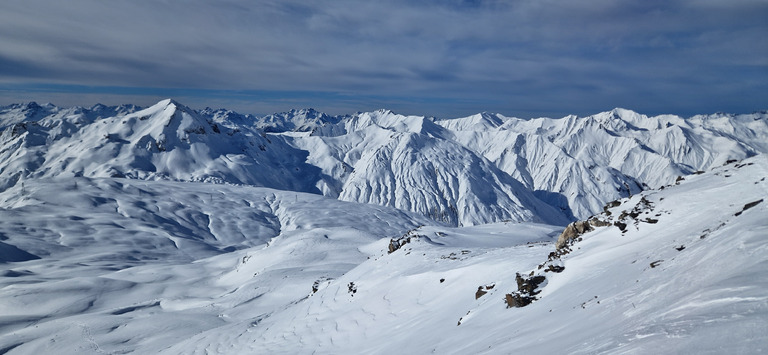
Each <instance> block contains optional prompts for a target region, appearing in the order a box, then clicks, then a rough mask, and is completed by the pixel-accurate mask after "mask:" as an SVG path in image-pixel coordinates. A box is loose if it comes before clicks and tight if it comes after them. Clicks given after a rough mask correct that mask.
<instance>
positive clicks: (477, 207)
mask: <svg viewBox="0 0 768 355" xmlns="http://www.w3.org/2000/svg"><path fill="white" fill-rule="evenodd" d="M339 199H341V200H345V201H356V202H365V203H374V204H381V205H385V206H392V207H396V208H399V209H404V210H407V211H414V212H417V213H420V214H422V215H425V216H429V217H430V218H432V219H434V220H437V221H443V222H446V223H448V224H450V225H473V224H484V223H490V222H496V221H503V220H513V221H542V220H543V221H546V222H549V223H552V224H564V223H567V221H568V218H567V217H566V216H564V215H562V214H561V213H560V211H558V210H555V209H554V208H552V207H551V206H549V205H547V204H545V203H543V202H541V201H539V200H538V199H537V198H536V197H534V196H533V195H532V194H531V193H530V192H529V191H528V190H526V189H525V187H524V186H523V185H522V184H520V183H519V182H518V181H516V180H514V179H512V178H510V177H509V176H508V175H506V174H504V173H502V172H501V171H499V170H498V169H496V168H495V167H494V166H493V165H492V164H490V163H489V162H487V161H486V160H485V159H483V158H480V157H478V156H476V155H475V154H474V153H472V152H471V151H469V150H467V149H465V148H463V147H461V146H459V145H457V144H455V143H452V142H450V141H447V140H440V139H435V138H432V137H428V136H424V135H423V134H414V133H394V135H393V139H392V140H391V141H390V142H388V143H387V144H385V145H383V146H381V147H379V148H377V149H375V150H369V151H367V152H365V153H364V154H363V155H362V156H361V158H360V159H359V161H358V162H357V163H356V164H355V165H354V172H353V173H352V174H350V177H349V178H348V179H347V181H346V183H345V184H344V187H343V190H342V192H341V194H340V196H339Z"/></svg>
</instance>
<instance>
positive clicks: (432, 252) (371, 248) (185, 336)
mask: <svg viewBox="0 0 768 355" xmlns="http://www.w3.org/2000/svg"><path fill="white" fill-rule="evenodd" d="M766 178H768V159H766V157H765V156H764V155H758V156H756V157H753V158H749V159H746V160H744V161H742V162H738V163H731V164H728V165H725V166H723V167H719V168H716V169H714V170H713V171H711V172H707V173H703V174H700V175H693V176H689V177H686V178H685V179H684V180H682V181H679V182H678V184H676V185H671V186H665V188H664V189H662V190H653V191H647V192H642V193H640V194H637V195H634V196H632V197H629V198H624V199H622V200H620V201H618V202H617V203H615V204H612V205H610V206H609V207H607V208H606V211H607V212H603V213H602V214H601V215H598V216H596V218H598V219H601V220H604V221H605V222H608V223H611V225H610V226H605V227H597V228H596V229H595V230H594V231H592V232H588V233H585V234H583V235H581V236H580V237H581V239H582V240H581V241H577V242H575V243H574V244H572V245H571V246H570V250H571V251H570V253H567V254H564V255H562V256H561V257H559V258H556V259H552V258H551V257H550V255H551V253H552V252H553V251H554V250H555V247H554V241H555V239H556V238H557V236H558V234H559V233H560V231H561V230H562V228H561V227H557V226H549V225H543V224H532V223H511V222H506V223H496V224H489V225H483V226H473V227H462V228H451V227H448V226H445V225H440V224H438V223H436V222H432V221H431V220H429V219H427V218H424V217H420V216H418V215H416V214H410V213H406V212H402V211H400V210H396V209H392V208H388V207H382V206H375V205H371V204H357V203H349V202H342V201H337V200H335V199H331V198H326V197H323V196H320V195H314V194H306V193H297V192H288V191H278V190H272V189H266V188H256V187H249V186H230V185H215V184H208V183H201V182H173V181H138V180H128V179H122V178H88V177H78V178H74V179H34V180H27V181H26V183H25V184H24V186H23V187H22V186H15V187H13V188H11V189H8V190H6V191H4V192H2V193H0V206H1V207H2V209H0V239H2V243H3V244H2V247H3V249H0V250H2V251H3V253H0V255H3V256H4V257H5V255H7V254H9V253H5V251H6V250H8V248H9V247H8V246H11V247H13V248H15V249H14V251H12V252H11V253H10V254H14V255H16V257H19V256H27V258H28V259H30V260H26V261H12V260H10V259H6V260H4V262H3V263H0V274H1V275H2V276H3V277H1V278H0V349H2V350H3V351H4V352H7V353H9V354H33V353H35V354H38V353H65V354H74V353H77V354H90V353H93V354H96V353H125V352H137V353H168V354H182V353H183V354H198V353H199V354H204V353H272V354H304V353H307V354H309V353H323V354H331V353H334V354H336V353H382V354H383V353H393V352H407V353H446V354H448V353H513V352H519V351H525V352H531V353H576V354H578V353H587V354H595V353H670V352H671V353H695V354H701V353H729V354H733V353H759V352H761V351H765V350H766V344H768V335H766V334H768V296H766V294H765V289H766V287H768V277H767V276H766V275H768V274H767V273H766V271H768V263H766V258H765V255H766V252H768V240H767V239H766V238H765V237H766V235H768V223H767V222H766V221H768V219H766V216H768V181H766ZM761 200H762V201H761ZM758 201H760V202H758ZM616 222H621V223H623V224H624V226H623V227H619V226H621V224H619V223H616ZM614 223H615V224H616V225H613V224H614ZM622 229H623V231H622ZM21 252H23V253H26V254H22V253H21ZM30 255H31V256H33V257H30ZM35 257H39V258H40V259H35ZM22 259H24V258H23V257H22ZM548 260H549V261H548ZM539 265H548V266H551V265H556V266H561V267H564V269H563V270H562V271H561V272H554V271H549V272H547V271H544V270H545V269H548V267H547V268H539ZM529 272H530V273H532V274H536V275H544V276H545V277H546V281H545V282H543V283H542V284H541V285H540V286H539V288H538V290H539V291H540V293H538V294H537V295H536V297H537V298H538V300H536V301H534V302H533V303H532V304H530V305H528V306H526V307H523V308H508V307H507V305H506V303H505V301H504V299H505V295H506V294H508V293H512V292H513V291H515V290H517V289H518V287H519V286H518V284H517V281H516V274H517V273H520V274H523V275H528V273H529ZM480 291H482V292H480ZM483 292H484V293H483Z"/></svg>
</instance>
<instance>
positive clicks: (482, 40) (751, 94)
mask: <svg viewBox="0 0 768 355" xmlns="http://www.w3.org/2000/svg"><path fill="white" fill-rule="evenodd" d="M766 18H768V0H589V1H587V0H517V1H493V0H491V1H483V0H474V1H471V0H446V1H437V0H424V1H409V0H392V1H386V0H380V1H365V0H316V1H312V0H303V1H296V0H280V1H278V0H262V1H235V0H218V1H209V0H110V1H103V0H67V1H60V0H3V1H2V2H0V105H5V104H10V103H17V102H27V101H37V102H39V103H44V102H51V103H54V104H56V105H59V106H72V105H81V106H90V105H93V104H96V103H103V104H108V105H116V104H122V103H134V104H138V105H142V106H147V105H151V104H153V103H155V102H157V101H159V100H161V99H164V98H169V97H170V98H174V99H176V100H178V101H179V102H181V103H184V104H186V105H188V106H190V107H193V108H204V107H213V108H221V107H225V108H229V109H233V110H235V111H239V112H242V113H253V114H269V113H273V112H283V111H288V110H290V109H294V108H295V109H298V108H309V107H312V108H315V109H317V110H320V111H323V112H327V113H330V114H345V113H353V112H357V111H371V110H376V109H381V108H385V109H391V110H393V111H395V112H398V113H403V114H418V115H429V116H437V117H444V118H448V117H462V116H466V115H470V114H474V113H478V112H482V111H487V112H496V113H501V114H504V115H507V116H516V117H541V116H547V117H562V116H565V115H568V114H579V115H587V114H594V113H598V112H602V111H606V110H610V109H612V108H615V107H622V108H627V109H631V110H635V111H638V112H640V113H645V114H663V113H671V114H678V115H683V116H690V115H694V114H699V113H714V112H732V113H750V112H754V111H758V110H766V109H768V21H766V20H765V19H766Z"/></svg>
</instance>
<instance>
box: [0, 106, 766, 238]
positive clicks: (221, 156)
mask: <svg viewBox="0 0 768 355" xmlns="http://www.w3.org/2000/svg"><path fill="white" fill-rule="evenodd" d="M0 129H2V133H1V134H0V190H4V189H8V188H10V187H12V186H15V185H16V184H19V183H20V182H23V181H24V180H25V179H31V178H38V177H45V178H58V177H72V176H84V177H125V178H130V179H142V180H173V181H204V182H214V183H224V184H237V185H250V186H258V187H269V188H275V189H280V190H290V191H297V192H309V193H315V194H322V195H324V196H327V197H332V198H338V199H339V200H343V201H353V202H363V203H370V204H377V205H383V206H390V207H395V208H398V209H402V210H406V211H411V212H416V213H418V214H421V215H424V216H427V217H429V218H431V219H433V220H435V221H440V222H444V223H446V224H448V225H452V226H460V225H476V224H484V223H491V222H500V221H539V222H545V223H550V224H560V225H564V224H566V223H568V222H569V221H572V220H575V219H583V218H586V217H588V216H590V215H593V214H595V213H597V212H599V211H601V209H602V207H603V206H604V205H605V204H606V203H607V202H609V201H613V200H616V199H619V198H623V197H627V196H630V195H633V194H636V193H638V192H640V191H642V190H645V189H648V188H658V187H661V186H664V185H668V184H671V183H673V182H674V181H675V179H676V178H677V177H678V176H684V175H688V174H691V173H694V172H696V171H702V170H708V169H711V168H713V167H715V166H720V165H723V164H724V163H725V162H727V161H729V160H740V159H744V158H747V157H751V156H754V155H756V154H759V153H765V152H767V151H768V113H766V112H759V113H752V114H741V115H733V114H723V113H718V114H712V115H702V116H694V117H690V118H682V117H678V116H674V115H661V116H655V117H648V116H645V115H641V114H638V113H636V112H633V111H629V110H624V109H614V110H611V111H608V112H602V113H598V114H595V115H591V116H587V117H577V116H566V117H563V118H534V119H519V118H513V117H505V116H503V115H499V114H491V113H480V114H476V115H473V116H469V117H462V118H452V119H439V118H433V117H424V116H404V115H399V114H396V113H394V112H391V111H387V110H379V111H374V112H364V113H356V114H352V115H344V116H330V115H326V114H324V113H321V112H318V111H315V110H313V109H307V110H292V111H289V112H284V113H278V114H273V115H268V116H264V117H257V116H253V115H247V114H239V113H236V112H233V111H231V110H224V109H218V110H214V109H210V108H206V109H204V110H200V111H196V110H193V109H190V108H189V107H186V106H184V105H183V104H181V103H178V102H176V101H174V100H170V99H168V100H163V101H160V102H158V103H157V104H155V105H153V106H151V107H148V108H144V109H142V108H140V107H137V106H135V105H121V106H109V107H108V106H104V105H96V106H93V107H90V108H82V107H72V108H60V107H56V106H54V105H51V104H46V105H42V106H41V105H38V104H36V103H28V104H14V105H9V106H5V107H0Z"/></svg>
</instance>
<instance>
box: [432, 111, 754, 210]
mask: <svg viewBox="0 0 768 355" xmlns="http://www.w3.org/2000/svg"><path fill="white" fill-rule="evenodd" d="M487 116H488V117H487V118H484V117H483V116H482V115H480V116H471V117H468V118H466V120H465V119H464V118H461V119H450V120H438V121H436V122H435V123H437V124H439V125H442V126H444V127H446V128H449V129H453V130H456V132H455V133H454V137H455V140H456V141H457V142H459V143H461V144H462V145H464V146H466V147H468V148H469V149H471V150H473V151H475V152H478V153H479V154H482V155H483V156H485V157H486V158H487V159H489V160H490V161H492V162H494V163H495V164H496V165H497V166H498V167H499V169H501V170H502V171H504V172H506V173H508V174H510V175H511V176H513V177H515V178H517V179H518V180H520V181H521V182H523V183H524V184H525V185H526V186H527V187H528V188H530V189H532V190H535V191H540V197H542V198H543V199H545V200H547V201H548V202H550V203H552V204H554V205H556V206H559V207H565V206H568V207H569V208H570V209H571V211H572V212H573V214H574V215H575V216H576V217H579V218H586V217H588V216H589V215H591V214H594V213H596V212H599V210H600V208H601V207H602V205H604V204H605V203H606V202H608V201H612V200H614V199H616V198H620V197H626V196H629V195H631V194H635V193H637V192H639V191H640V190H642V189H646V188H658V187H660V186H663V185H666V184H669V183H671V182H673V181H674V180H675V178H676V177H677V176H680V175H687V174H690V173H692V172H695V171H698V170H707V169H710V168H712V167H714V166H719V165H722V164H723V163H725V162H726V161H728V160H731V159H744V158H746V157H750V156H753V155H755V154H757V153H764V152H768V150H766V149H767V148H768V147H766V143H765V142H766V141H768V115H767V114H766V113H755V114H749V115H726V114H718V115H710V116H696V117H693V118H691V119H683V118H681V117H678V116H673V115H662V116H656V117H648V116H645V115H640V114H638V113H636V112H632V111H629V110H624V109H615V110H612V111H609V112H603V113H600V114H597V115H593V116H588V117H583V118H582V117H577V116H567V117H564V118H560V119H550V118H537V119H531V120H523V119H517V118H507V117H503V116H499V115H494V116H490V115H487ZM478 122H482V123H478ZM547 195H549V199H548V197H547ZM563 199H565V201H563ZM558 201H560V202H558Z"/></svg>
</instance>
